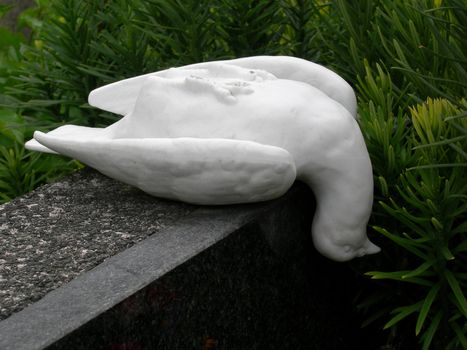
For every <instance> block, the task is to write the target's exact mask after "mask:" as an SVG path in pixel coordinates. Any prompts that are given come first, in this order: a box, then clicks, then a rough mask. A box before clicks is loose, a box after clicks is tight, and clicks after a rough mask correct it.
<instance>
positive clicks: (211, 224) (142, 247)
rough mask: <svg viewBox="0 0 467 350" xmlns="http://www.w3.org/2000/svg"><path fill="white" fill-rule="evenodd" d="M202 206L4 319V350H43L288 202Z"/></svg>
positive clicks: (0, 337)
mask: <svg viewBox="0 0 467 350" xmlns="http://www.w3.org/2000/svg"><path fill="white" fill-rule="evenodd" d="M298 191H299V190H298V189H297V187H295V186H294V187H293V188H292V189H291V190H290V191H289V192H288V193H287V194H286V195H285V196H283V197H281V198H279V199H277V200H274V201H271V202H265V203H257V204H248V205H237V206H228V207H216V208H215V209H213V208H212V207H200V208H199V209H197V210H195V211H194V212H193V213H191V214H189V215H188V216H187V217H184V218H183V219H181V220H180V221H179V222H177V223H176V224H175V225H173V226H171V227H168V228H167V229H165V230H163V231H161V232H160V233H158V234H157V235H155V236H151V237H149V238H147V239H146V240H144V241H142V242H139V243H138V244H136V245H134V246H133V247H131V248H129V249H127V250H125V251H123V252H121V253H119V254H117V255H115V256H113V257H111V258H109V259H108V260H106V261H104V262H103V263H102V264H100V265H98V266H97V267H95V268H94V269H92V270H90V271H88V272H86V273H84V274H82V275H80V276H78V277H77V278H76V279H74V280H72V281H71V282H69V283H67V284H65V285H63V286H62V287H60V288H58V289H56V290H54V291H52V292H50V293H48V294H47V295H46V296H44V297H43V298H42V299H41V300H39V301H38V302H36V303H34V304H32V305H30V306H29V307H27V308H25V309H24V310H22V311H20V312H18V313H16V314H13V315H12V316H10V317H9V318H7V319H5V320H3V321H1V322H0V349H2V350H36V349H44V348H45V347H47V346H49V345H52V344H53V343H54V342H56V341H57V340H59V339H61V338H62V337H64V336H66V335H67V334H69V333H71V332H72V331H74V330H76V329H77V328H79V327H80V326H82V325H84V324H85V323H86V322H88V321H90V320H92V319H94V318H95V317H97V316H99V315H100V314H101V313H103V312H105V311H107V310H109V309H110V308H112V307H113V306H115V305H116V304H118V303H120V302H121V301H123V300H125V299H126V298H128V297H129V296H131V295H133V294H134V293H136V292H137V291H139V290H141V289H142V288H144V287H145V286H147V285H148V284H150V283H151V282H153V281H155V280H156V279H157V278H159V277H160V276H162V275H163V274H165V273H167V272H168V271H170V270H172V269H174V268H175V267H177V266H178V265H180V264H182V263H184V262H185V261H187V260H189V259H190V258H191V257H193V256H195V255H196V254H198V253H200V252H202V251H203V250H205V249H206V248H208V247H210V246H212V245H213V244H215V243H216V242H218V241H220V240H222V239H223V238H225V237H227V236H228V235H229V234H231V233H232V232H235V231H236V230H238V229H239V228H241V227H242V226H244V225H246V224H248V223H250V222H253V221H254V220H256V219H258V218H259V217H260V216H261V214H263V213H265V212H266V211H270V210H273V209H274V208H275V207H277V206H279V205H280V204H283V203H284V201H287V200H293V198H292V197H294V195H293V194H294V193H297V192H298Z"/></svg>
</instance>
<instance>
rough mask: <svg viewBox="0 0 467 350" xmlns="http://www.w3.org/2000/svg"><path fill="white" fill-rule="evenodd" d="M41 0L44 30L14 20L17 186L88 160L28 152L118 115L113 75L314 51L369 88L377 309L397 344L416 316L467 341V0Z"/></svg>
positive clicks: (4, 103) (422, 336)
mask: <svg viewBox="0 0 467 350" xmlns="http://www.w3.org/2000/svg"><path fill="white" fill-rule="evenodd" d="M36 2H37V7H36V8H33V9H30V10H27V11H26V12H25V13H24V14H23V16H22V19H21V20H20V22H21V23H23V25H24V26H28V27H30V28H31V29H32V36H31V38H29V39H26V38H22V37H21V36H19V35H17V34H15V33H11V32H8V31H5V30H3V29H0V34H1V35H0V197H1V198H2V199H3V200H7V199H9V198H12V197H14V196H16V195H19V194H21V193H24V192H27V191H29V190H30V189H32V188H33V187H34V186H36V185H38V184H40V183H43V182H46V181H48V180H50V179H52V178H54V177H55V176H57V175H58V174H60V173H64V172H66V171H70V169H75V168H76V167H77V164H76V163H73V162H69V161H66V160H64V159H62V158H59V157H55V156H44V155H37V154H33V153H29V152H26V151H24V149H23V148H22V143H23V142H24V140H25V139H28V138H30V137H31V131H32V130H33V129H41V130H45V131H46V130H49V129H51V128H54V127H56V126H59V125H61V124H64V123H75V124H80V125H89V126H105V125H108V124H110V123H112V122H114V121H115V120H117V119H118V118H119V117H118V116H115V115H112V114H110V113H105V112H102V111H98V110H96V109H94V108H91V107H90V106H89V105H88V104H87V95H88V93H89V91H91V90H92V89H94V88H96V87H98V86H101V85H104V84H108V83H111V82H114V81H117V80H120V79H123V78H128V77H131V76H134V75H139V74H144V73H149V72H152V71H156V70H160V69H164V68H168V67H173V66H179V65H184V64H190V63H194V62H199V61H209V60H217V59H228V58H234V57H241V56H250V55H292V56H296V57H302V58H305V59H309V60H312V61H315V62H318V63H321V64H323V65H325V66H327V67H330V68H331V69H333V70H334V71H336V72H337V73H339V74H340V75H342V76H343V77H344V78H345V79H346V80H347V81H349V82H350V83H351V85H352V86H353V87H354V88H355V90H356V91H357V95H358V105H359V122H360V126H361V129H362V132H363V135H364V137H365V140H366V144H367V147H368V150H369V153H370V157H371V160H372V164H373V171H374V180H375V181H374V182H375V204H374V207H373V215H372V217H371V219H370V227H371V228H372V230H371V232H370V234H371V235H372V239H374V240H375V241H378V244H379V245H381V246H382V247H383V252H382V253H381V254H379V255H377V256H375V257H371V258H367V259H366V260H363V261H360V262H354V263H353V266H355V267H356V268H357V269H359V271H361V273H362V274H363V272H362V271H368V267H365V266H364V264H365V262H367V263H368V264H371V266H372V269H373V270H375V271H371V272H367V273H366V275H367V276H369V277H371V281H372V282H373V284H372V287H373V288H372V291H370V292H366V294H364V296H363V299H362V301H361V309H362V310H363V311H365V312H366V315H367V316H368V323H370V322H374V323H375V324H380V325H381V327H384V328H386V329H389V330H390V332H389V333H388V341H387V345H394V347H395V348H397V346H398V344H399V345H400V344H402V342H403V340H401V339H402V338H404V337H405V336H407V330H409V331H410V335H411V336H414V337H417V339H418V340H419V342H420V344H421V347H422V349H461V348H467V340H466V333H467V314H466V311H467V305H466V298H465V295H466V290H467V280H466V279H467V274H466V271H467V261H466V260H467V258H466V256H467V238H466V232H467V223H466V222H467V220H466V219H467V203H466V202H467V193H466V191H467V184H466V181H465V177H466V176H465V173H466V166H467V151H466V146H467V144H466V143H467V135H466V130H467V122H466V118H467V112H466V110H467V102H466V100H465V97H466V96H467V94H466V88H467V83H466V82H467V72H466V67H467V45H466V41H465V38H467V33H466V26H465V23H467V5H466V3H465V0H393V1H385V0H359V1H353V0H330V1H327V0H280V1H272V0H254V1H253V0H238V1H229V0H199V1H194V0H183V1H182V0H170V1H169V0H131V1H130V0H114V1H107V0H105V1H103V0H87V1H81V0H36ZM2 11H3V12H5V11H7V8H6V7H0V13H2ZM4 33H6V34H5V35H3V34H4ZM0 200H1V199H0ZM401 346H402V345H401Z"/></svg>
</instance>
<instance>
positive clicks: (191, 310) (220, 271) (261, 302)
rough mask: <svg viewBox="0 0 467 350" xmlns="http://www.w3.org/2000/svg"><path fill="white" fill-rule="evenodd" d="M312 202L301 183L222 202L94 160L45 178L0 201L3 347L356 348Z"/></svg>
mask: <svg viewBox="0 0 467 350" xmlns="http://www.w3.org/2000/svg"><path fill="white" fill-rule="evenodd" d="M313 211H314V202H313V196H312V194H311V192H310V191H309V189H308V188H307V187H306V186H304V185H303V184H300V183H297V184H295V185H294V186H293V187H292V189H291V190H290V191H289V192H288V193H287V194H285V195H284V196H283V197H281V198H279V199H277V200H274V201H269V202H264V203H256V204H249V205H237V206H223V207H209V206H205V207H197V206H190V205H186V204H183V203H177V202H172V201H166V200H161V199H157V198H153V197H150V196H147V195H145V194H144V193H142V192H140V191H138V190H136V189H134V188H131V187H129V186H126V185H123V184H121V183H118V182H116V181H114V180H111V179H108V178H106V177H104V176H102V175H100V174H98V173H96V172H94V171H91V170H87V171H85V172H80V173H77V174H74V175H72V176H71V177H68V178H67V179H65V180H63V181H60V182H59V183H56V184H52V185H49V186H45V187H43V188H41V189H39V190H37V191H35V192H33V193H31V194H29V195H27V196H24V197H22V198H19V199H17V200H15V201H13V202H11V203H8V204H6V205H4V206H1V207H0V220H1V221H0V240H1V242H0V243H1V245H0V249H1V250H0V254H1V255H0V256H5V258H3V259H4V260H5V261H3V263H2V265H1V275H2V276H3V278H2V281H1V282H0V283H1V284H0V286H1V290H2V291H3V292H2V293H3V294H2V295H1V296H0V305H1V307H2V310H4V311H2V315H4V316H8V315H10V314H12V313H13V312H14V313H13V314H12V315H11V316H10V317H7V318H6V319H4V320H3V321H1V322H0V349H2V350H33V349H37V350H38V349H50V350H56V349H67V350H73V349H76V350H90V349H93V350H94V349H96V350H98V349H102V350H150V349H156V348H157V349H167V350H168V349H170V350H177V349H179V350H185V349H187V350H189V349H202V350H208V349H216V350H220V349H225V350H230V349H242V350H248V349H281V350H286V349H321V350H326V349H343V350H345V349H353V348H354V347H353V345H355V344H358V346H359V345H360V343H359V342H358V341H357V342H356V343H355V341H356V340H355V339H359V336H358V335H359V333H358V332H357V330H358V326H359V323H358V322H355V320H354V318H353V317H354V316H353V314H352V313H351V312H352V311H353V309H352V306H351V298H352V293H350V291H351V289H352V288H353V287H352V283H353V282H352V281H353V280H352V274H351V272H350V270H349V269H348V266H347V265H342V264H336V263H333V262H330V261H328V260H326V259H324V258H321V257H320V256H319V255H317V254H316V253H315V252H314V250H313V247H312V244H311V238H310V234H309V230H310V224H311V217H312V214H313ZM43 242H45V243H43ZM30 246H32V248H31V247H30ZM18 259H25V260H21V261H18ZM21 264H26V266H23V267H21V266H18V265H21ZM59 286H60V287H59ZM57 287H58V288H57ZM343 287H344V288H343ZM38 299H39V300H38ZM35 300H38V301H37V302H34V303H32V304H31V302H33V301H35ZM28 304H31V305H29V306H28V307H26V308H25V309H24V310H22V311H19V312H15V311H18V310H20V309H22V308H23V307H25V306H26V305H28ZM356 348H360V349H363V347H356Z"/></svg>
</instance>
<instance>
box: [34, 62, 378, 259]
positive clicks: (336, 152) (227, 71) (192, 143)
mask: <svg viewBox="0 0 467 350" xmlns="http://www.w3.org/2000/svg"><path fill="white" fill-rule="evenodd" d="M89 103H90V104H91V105H93V106H95V107H98V108H101V109H104V110H107V111H111V112H114V113H118V114H121V115H124V117H123V118H122V119H120V120H119V121H118V122H116V123H115V124H113V125H110V126H109V127H107V128H102V129H101V128H87V127H80V126H74V125H66V126H62V127H60V128H57V129H55V130H53V131H51V132H49V133H47V134H45V133H41V132H36V133H35V134H34V139H33V140H31V141H28V142H27V144H26V147H27V148H29V149H31V150H37V151H42V152H52V153H60V154H64V155H67V156H70V157H73V158H76V159H78V160H80V161H82V162H83V163H85V164H88V165H89V166H91V167H93V168H95V169H97V170H99V171H100V172H102V173H104V174H106V175H108V176H110V177H113V178H115V179H118V180H120V181H123V182H125V183H128V184H131V185H134V186H137V187H139V188H140V189H142V190H143V191H145V192H147V193H150V194H152V195H155V196H160V197H166V198H172V199H178V200H182V201H186V202H190V203H198V204H231V203H244V202H255V201H263V200H268V199H272V198H276V197H278V196H281V195H282V194H284V193H285V192H286V191H287V189H288V188H289V187H290V186H291V185H292V183H293V181H294V180H295V179H299V180H301V181H303V182H305V183H307V184H308V185H309V186H310V187H311V188H312V190H313V192H314V193H315V196H316V200H317V209H316V213H315V215H314V219H313V225H312V234H313V242H314V244H315V246H316V248H317V249H318V250H319V251H320V252H321V253H322V254H323V255H325V256H327V257H329V258H331V259H334V260H337V261H345V260H349V259H352V258H354V257H356V256H363V255H365V254H372V253H376V252H378V251H379V248H378V247H376V246H375V245H374V244H372V243H371V242H370V241H369V240H368V238H367V235H366V225H367V222H368V218H369V215H370V212H371V207H372V200H373V177H372V169H371V163H370V159H369V156H368V152H367V150H366V147H365V143H364V141H363V137H362V134H361V132H360V129H359V127H358V124H357V122H356V120H355V117H356V99H355V94H354V92H353V90H352V88H351V87H350V86H349V85H348V84H347V83H346V82H345V81H344V80H343V79H342V78H341V77H339V76H338V75H337V74H335V73H333V72H332V71H330V70H328V69H326V68H324V67H322V66H319V65H317V64H314V63H311V62H308V61H305V60H302V59H298V58H293V57H270V56H259V57H246V58H241V59H235V60H230V61H218V62H205V63H199V64H194V65H190V66H185V67H180V68H172V69H168V70H164V71H160V72H156V73H151V74H146V75H142V76H138V77H135V78H130V79H126V80H122V81H118V82H116V83H113V84H110V85H106V86H103V87H101V88H98V89H96V90H94V91H92V92H91V93H90V95H89Z"/></svg>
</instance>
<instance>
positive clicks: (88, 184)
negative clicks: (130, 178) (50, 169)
mask: <svg viewBox="0 0 467 350" xmlns="http://www.w3.org/2000/svg"><path fill="white" fill-rule="evenodd" d="M195 208H196V207H195V206H190V205H187V204H183V203H178V202H173V201H167V200H161V199H157V198H154V197H151V196H148V195H146V194H144V193H143V192H141V191H138V190H137V189H135V188H133V187H130V186H127V185H124V184H121V183H119V182H117V181H114V180H111V179H109V178H106V177H104V176H102V175H100V174H98V173H97V172H94V171H91V170H86V171H83V172H80V173H75V174H73V175H71V176H69V177H67V178H65V179H63V180H62V181H59V182H56V183H53V184H51V185H47V186H44V187H42V188H40V189H38V190H36V191H34V192H32V193H30V194H28V195H26V196H23V197H21V198H18V199H16V200H13V201H12V202H9V203H7V204H4V205H0V320H2V319H4V318H6V317H8V316H9V315H11V314H12V313H14V312H17V311H19V310H21V309H23V308H24V307H26V306H27V305H29V304H31V303H33V302H35V301H37V300H39V299H40V298H42V297H43V296H44V295H45V294H46V293H47V292H49V291H51V290H53V289H56V288H57V287H59V286H61V285H62V284H64V283H66V282H68V281H71V280H72V279H73V278H75V277H76V276H78V275H79V274H80V273H82V272H83V271H87V270H90V269H91V268H93V267H94V266H96V265H98V264H99V263H101V262H102V261H104V260H105V259H106V258H108V257H109V256H112V255H114V254H116V253H118V252H120V251H122V250H124V249H126V248H128V247H130V246H132V245H133V244H135V243H136V242H139V241H141V240H143V239H144V238H146V237H148V236H150V235H151V234H154V233H156V232H158V231H159V230H161V229H163V228H164V227H166V226H168V225H170V224H171V223H173V222H175V221H177V220H178V219H179V218H181V217H183V216H185V215H186V214H188V213H190V212H191V211H192V210H194V209H195Z"/></svg>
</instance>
